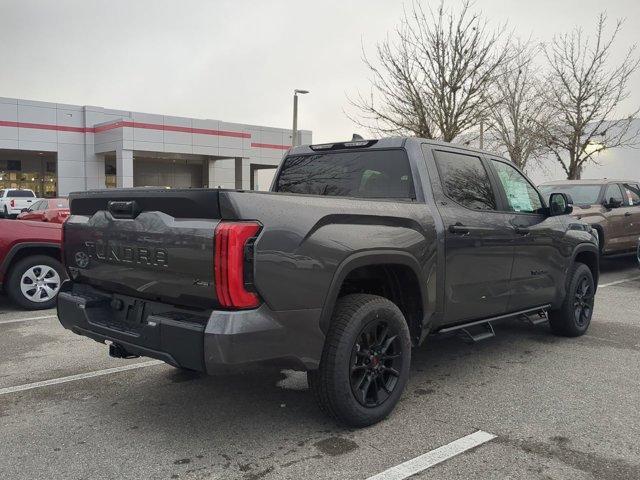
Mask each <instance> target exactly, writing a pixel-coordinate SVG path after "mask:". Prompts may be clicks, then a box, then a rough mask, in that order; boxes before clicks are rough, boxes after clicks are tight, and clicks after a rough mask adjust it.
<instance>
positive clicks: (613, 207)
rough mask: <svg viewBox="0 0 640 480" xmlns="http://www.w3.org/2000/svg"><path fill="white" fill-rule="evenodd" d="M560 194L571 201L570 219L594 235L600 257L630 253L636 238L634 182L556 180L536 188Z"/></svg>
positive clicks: (639, 200) (639, 203) (637, 190)
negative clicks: (566, 196)
mask: <svg viewBox="0 0 640 480" xmlns="http://www.w3.org/2000/svg"><path fill="white" fill-rule="evenodd" d="M538 188H539V189H540V191H541V192H543V193H551V192H564V193H568V194H570V195H571V197H572V198H573V201H574V210H573V216H574V217H576V218H577V219H579V220H582V221H584V222H586V223H588V224H589V225H591V226H592V227H593V228H594V229H595V230H596V232H597V234H598V242H599V245H600V253H601V254H602V255H611V254H624V253H633V251H634V250H635V248H636V242H637V239H638V237H640V184H639V183H638V182H637V181H634V180H615V179H609V178H605V179H602V180H556V181H553V182H547V183H543V184H542V185H540V186H539V187H538Z"/></svg>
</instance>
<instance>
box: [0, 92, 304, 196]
mask: <svg viewBox="0 0 640 480" xmlns="http://www.w3.org/2000/svg"><path fill="white" fill-rule="evenodd" d="M311 138H312V136H311V132H310V131H306V130H302V131H300V132H299V143H311ZM290 145H291V130H289V129H282V128H273V127H266V126H256V125H246V124H239V123H230V122H224V121H220V120H203V119H195V118H186V117H176V116H169V115H155V114H148V113H139V112H131V111H125V110H113V109H108V108H102V107H95V106H79V105H65V104H59V103H47V102H36V101H31V100H20V99H13V98H1V97H0V189H3V188H30V189H32V190H34V191H36V194H37V195H38V196H41V197H54V196H64V195H67V194H68V193H70V192H72V191H81V190H88V189H96V188H105V187H107V188H110V187H134V186H166V187H174V188H189V187H212V188H214V187H221V188H238V189H260V190H264V189H267V188H268V187H269V185H268V184H269V183H270V179H271V177H272V175H273V173H275V168H276V167H277V165H278V164H279V162H280V160H281V158H282V155H283V154H284V153H285V152H286V150H287V149H288V148H289V146H290Z"/></svg>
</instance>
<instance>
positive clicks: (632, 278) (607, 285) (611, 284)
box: [598, 275, 640, 288]
mask: <svg viewBox="0 0 640 480" xmlns="http://www.w3.org/2000/svg"><path fill="white" fill-rule="evenodd" d="M633 280H640V275H636V276H635V277H629V278H623V279H622V280H616V281H615V282H609V283H603V284H602V285H598V288H607V287H612V286H614V285H619V284H621V283H625V282H632V281H633Z"/></svg>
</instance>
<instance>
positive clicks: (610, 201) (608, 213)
mask: <svg viewBox="0 0 640 480" xmlns="http://www.w3.org/2000/svg"><path fill="white" fill-rule="evenodd" d="M602 203H603V204H604V206H603V210H604V213H603V216H604V218H605V219H606V221H605V223H604V225H603V227H604V228H603V235H604V246H603V248H602V251H603V252H605V253H611V252H616V251H620V250H626V249H628V248H633V247H634V246H635V243H632V244H631V245H629V244H628V241H627V239H626V238H625V236H626V235H627V233H626V230H627V227H626V224H627V220H628V218H629V214H628V212H627V206H626V205H628V199H627V198H623V196H622V190H621V189H620V185H619V184H618V183H610V184H609V185H607V188H606V190H605V192H604V199H603V202H602ZM625 243H627V244H626V245H625Z"/></svg>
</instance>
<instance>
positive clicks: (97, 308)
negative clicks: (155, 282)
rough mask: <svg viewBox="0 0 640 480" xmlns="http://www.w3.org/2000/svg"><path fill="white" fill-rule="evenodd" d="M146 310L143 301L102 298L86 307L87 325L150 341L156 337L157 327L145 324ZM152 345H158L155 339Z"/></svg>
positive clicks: (113, 296)
mask: <svg viewBox="0 0 640 480" xmlns="http://www.w3.org/2000/svg"><path fill="white" fill-rule="evenodd" d="M146 310H147V309H146V302H145V301H144V300H139V299H132V298H129V297H126V296H123V295H117V294H114V295H112V296H110V297H102V298H101V299H100V300H99V301H98V302H93V303H89V304H88V305H87V306H86V313H87V320H88V321H89V323H91V324H93V325H95V326H98V327H102V328H106V329H109V330H111V331H113V330H115V331H117V332H121V333H123V334H125V335H127V336H133V337H145V338H146V339H147V340H149V341H152V340H153V337H157V332H154V330H155V329H156V328H155V327H156V326H157V325H156V324H152V325H149V324H147V322H146V317H147V316H148V313H147V311H146ZM149 329H151V330H149ZM152 343H158V342H157V338H156V342H152Z"/></svg>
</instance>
